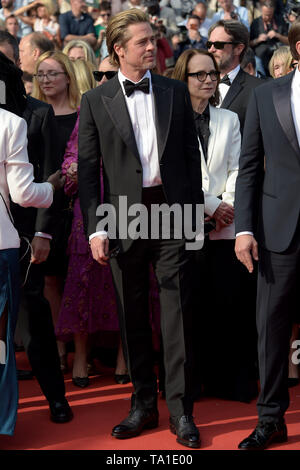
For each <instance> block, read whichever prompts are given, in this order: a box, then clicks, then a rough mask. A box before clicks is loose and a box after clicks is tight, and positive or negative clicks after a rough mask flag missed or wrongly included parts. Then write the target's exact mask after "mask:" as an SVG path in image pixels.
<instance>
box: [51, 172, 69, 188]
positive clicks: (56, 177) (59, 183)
mask: <svg viewBox="0 0 300 470" xmlns="http://www.w3.org/2000/svg"><path fill="white" fill-rule="evenodd" d="M65 181H66V177H65V176H62V174H61V170H57V171H56V172H55V173H53V174H52V175H50V176H49V178H48V179H47V182H48V183H51V184H52V186H53V187H54V189H55V191H57V190H58V189H62V188H63V186H64V184H65Z"/></svg>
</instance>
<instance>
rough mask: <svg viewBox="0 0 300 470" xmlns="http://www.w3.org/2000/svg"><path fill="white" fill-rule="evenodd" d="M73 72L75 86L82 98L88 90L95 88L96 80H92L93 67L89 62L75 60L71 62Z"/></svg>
mask: <svg viewBox="0 0 300 470" xmlns="http://www.w3.org/2000/svg"><path fill="white" fill-rule="evenodd" d="M73 67H74V72H75V76H76V81H77V86H78V89H79V93H80V95H81V96H82V95H83V93H85V92H86V91H88V90H91V89H92V88H95V87H96V86H97V83H96V80H95V79H94V75H93V70H94V68H95V67H94V66H93V64H92V63H91V62H88V61H86V60H85V59H77V60H74V62H73Z"/></svg>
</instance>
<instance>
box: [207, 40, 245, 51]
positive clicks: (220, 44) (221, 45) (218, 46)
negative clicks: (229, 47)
mask: <svg viewBox="0 0 300 470" xmlns="http://www.w3.org/2000/svg"><path fill="white" fill-rule="evenodd" d="M225 44H239V43H238V42H236V41H214V42H213V41H207V43H206V47H207V49H210V48H211V47H212V46H214V48H215V49H224V47H225Z"/></svg>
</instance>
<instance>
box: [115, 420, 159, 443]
mask: <svg viewBox="0 0 300 470" xmlns="http://www.w3.org/2000/svg"><path fill="white" fill-rule="evenodd" d="M157 427H158V420H157V421H154V422H151V423H148V424H145V426H143V427H142V429H138V430H136V431H131V432H130V431H128V432H127V433H125V432H124V433H122V434H118V433H115V432H113V431H112V433H111V435H112V436H113V437H116V438H117V439H130V438H131V437H136V436H139V435H140V434H141V433H142V432H143V431H144V429H155V428H157Z"/></svg>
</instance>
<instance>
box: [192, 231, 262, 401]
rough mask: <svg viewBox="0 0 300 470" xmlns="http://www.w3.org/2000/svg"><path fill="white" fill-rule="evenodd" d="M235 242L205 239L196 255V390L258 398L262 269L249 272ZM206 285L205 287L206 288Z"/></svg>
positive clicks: (222, 396)
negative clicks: (258, 307)
mask: <svg viewBox="0 0 300 470" xmlns="http://www.w3.org/2000/svg"><path fill="white" fill-rule="evenodd" d="M234 244H235V240H210V239H209V238H208V237H206V238H205V242H204V246H203V249H202V250H201V251H198V252H196V253H195V274H194V279H195V289H196V295H195V301H196V308H195V318H194V346H195V357H196V379H197V381H198V386H197V388H196V394H197V395H198V396H199V395H200V394H201V392H202V388H201V385H202V384H203V385H204V392H205V394H206V395H212V396H218V397H220V398H224V399H231V400H237V401H243V402H249V401H251V400H252V399H253V398H256V397H257V393H258V389H257V370H256V362H257V334H256V325H255V306H256V281H257V272H255V273H253V274H249V273H248V271H247V270H246V268H245V267H244V266H243V265H242V264H241V263H240V262H239V261H238V259H237V258H236V255H235V252H234ZM201 287H202V291H201Z"/></svg>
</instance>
